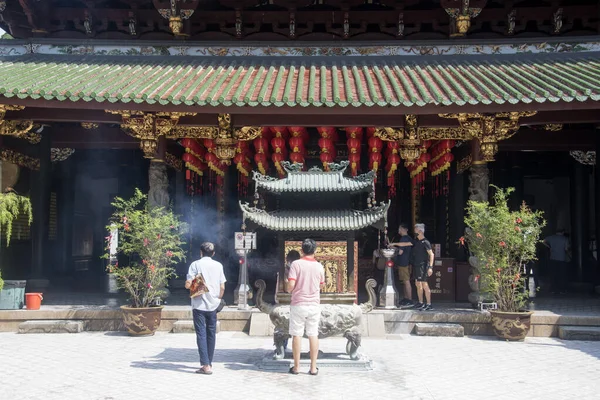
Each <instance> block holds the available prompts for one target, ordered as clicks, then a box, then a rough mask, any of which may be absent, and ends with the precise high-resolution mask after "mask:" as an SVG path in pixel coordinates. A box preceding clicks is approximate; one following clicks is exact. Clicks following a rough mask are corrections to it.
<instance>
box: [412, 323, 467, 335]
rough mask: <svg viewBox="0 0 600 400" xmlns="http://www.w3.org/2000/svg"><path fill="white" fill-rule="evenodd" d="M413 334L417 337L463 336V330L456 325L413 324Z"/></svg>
mask: <svg viewBox="0 0 600 400" xmlns="http://www.w3.org/2000/svg"><path fill="white" fill-rule="evenodd" d="M414 332H415V334H416V335H417V336H449V337H463V336H465V328H464V327H463V326H462V325H458V324H425V323H418V324H415V331H414Z"/></svg>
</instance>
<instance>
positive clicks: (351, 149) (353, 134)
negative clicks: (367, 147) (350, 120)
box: [344, 126, 363, 176]
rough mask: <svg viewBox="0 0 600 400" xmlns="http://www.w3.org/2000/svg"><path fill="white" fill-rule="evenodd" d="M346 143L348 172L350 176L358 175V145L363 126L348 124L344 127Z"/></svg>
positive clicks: (360, 140)
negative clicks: (348, 163)
mask: <svg viewBox="0 0 600 400" xmlns="http://www.w3.org/2000/svg"><path fill="white" fill-rule="evenodd" d="M344 129H345V131H346V137H347V138H348V140H347V142H346V144H347V145H348V161H350V172H351V174H352V176H356V175H358V171H359V169H360V145H361V142H362V136H363V128H361V127H360V126H349V127H346V128H344Z"/></svg>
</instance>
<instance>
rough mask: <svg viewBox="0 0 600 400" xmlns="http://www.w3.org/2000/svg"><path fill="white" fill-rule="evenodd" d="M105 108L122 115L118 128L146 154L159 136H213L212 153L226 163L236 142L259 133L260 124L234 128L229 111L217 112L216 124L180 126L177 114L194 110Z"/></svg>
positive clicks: (152, 151) (153, 153)
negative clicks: (156, 110)
mask: <svg viewBox="0 0 600 400" xmlns="http://www.w3.org/2000/svg"><path fill="white" fill-rule="evenodd" d="M106 112H108V113H111V114H118V115H121V117H122V119H123V123H122V124H121V128H122V129H123V130H124V131H125V132H127V133H128V134H129V135H131V136H133V137H135V138H137V139H139V140H140V147H141V149H142V151H143V152H144V157H146V158H154V157H155V156H156V150H157V148H158V139H159V137H161V136H164V137H165V138H167V139H184V138H190V139H212V140H214V141H215V145H216V146H215V150H214V152H215V155H216V156H217V157H218V158H219V159H220V160H222V161H224V162H225V163H226V164H230V163H231V159H232V158H233V157H235V148H236V146H237V142H238V141H247V140H253V139H255V138H257V137H258V136H259V135H260V133H261V128H260V127H257V126H247V127H242V128H237V129H234V128H233V127H232V123H231V115H229V114H219V116H218V125H217V126H179V125H178V123H179V118H181V117H183V116H193V115H196V113H183V112H160V113H156V114H146V113H144V112H141V111H129V110H119V111H112V110H106Z"/></svg>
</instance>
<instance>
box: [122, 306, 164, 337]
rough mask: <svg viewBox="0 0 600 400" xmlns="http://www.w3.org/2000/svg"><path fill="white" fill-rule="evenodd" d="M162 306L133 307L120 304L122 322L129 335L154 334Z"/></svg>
mask: <svg viewBox="0 0 600 400" xmlns="http://www.w3.org/2000/svg"><path fill="white" fill-rule="evenodd" d="M162 309H163V308H162V307H146V308H134V307H127V306H121V311H122V312H123V322H124V323H125V327H126V328H127V332H129V334H130V335H131V336H147V335H154V332H156V330H157V329H158V327H159V326H160V321H161V313H162Z"/></svg>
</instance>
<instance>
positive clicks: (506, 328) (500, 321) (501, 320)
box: [490, 310, 533, 340]
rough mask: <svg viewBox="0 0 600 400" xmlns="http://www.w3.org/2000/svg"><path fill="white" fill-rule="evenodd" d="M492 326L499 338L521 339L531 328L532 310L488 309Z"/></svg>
mask: <svg viewBox="0 0 600 400" xmlns="http://www.w3.org/2000/svg"><path fill="white" fill-rule="evenodd" d="M490 314H492V328H493V329H494V333H495V334H496V336H498V337H499V338H501V339H506V340H523V339H525V336H527V333H528V332H529V329H530V328H531V315H532V314H533V312H532V311H525V312H504V311H496V310H490Z"/></svg>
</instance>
